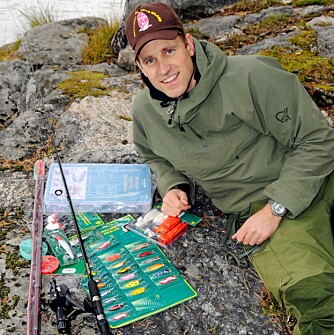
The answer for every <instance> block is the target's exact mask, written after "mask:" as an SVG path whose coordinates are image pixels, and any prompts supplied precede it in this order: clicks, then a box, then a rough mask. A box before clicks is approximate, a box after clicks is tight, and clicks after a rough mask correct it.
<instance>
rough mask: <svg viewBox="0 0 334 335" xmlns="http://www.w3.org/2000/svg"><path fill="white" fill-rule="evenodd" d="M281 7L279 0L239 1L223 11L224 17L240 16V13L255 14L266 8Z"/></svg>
mask: <svg viewBox="0 0 334 335" xmlns="http://www.w3.org/2000/svg"><path fill="white" fill-rule="evenodd" d="M281 5H282V2H281V1H280V0H259V1H249V0H241V1H238V2H237V3H235V4H233V5H231V6H227V7H226V8H225V9H224V15H225V14H230V13H234V14H238V13H239V14H240V12H242V13H256V12H259V11H261V10H262V9H265V8H268V7H272V6H281Z"/></svg>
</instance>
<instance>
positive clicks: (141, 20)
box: [133, 8, 162, 37]
mask: <svg viewBox="0 0 334 335" xmlns="http://www.w3.org/2000/svg"><path fill="white" fill-rule="evenodd" d="M144 12H146V13H147V14H151V15H154V16H155V17H156V18H157V20H158V22H162V18H161V16H160V15H159V14H157V13H156V12H154V11H150V10H148V9H145V8H142V9H141V10H140V11H139V12H138V11H136V13H135V21H136V20H137V24H138V27H139V31H145V30H147V29H148V28H149V27H152V24H150V19H149V18H148V16H147V14H146V13H144ZM135 21H134V22H133V36H134V37H136V29H135Z"/></svg>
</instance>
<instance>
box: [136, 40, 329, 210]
mask: <svg viewBox="0 0 334 335" xmlns="http://www.w3.org/2000/svg"><path fill="white" fill-rule="evenodd" d="M194 40H195V46H196V64H197V68H198V71H199V73H200V80H199V82H198V83H197V85H196V86H195V87H194V88H193V89H192V90H191V91H190V92H189V94H187V95H186V96H184V97H182V98H180V99H179V100H178V101H177V102H175V101H170V102H168V103H166V102H161V100H159V99H155V98H152V96H151V94H150V90H149V89H148V88H147V87H146V88H145V89H144V90H143V91H142V92H140V93H139V94H138V95H137V97H136V98H135V99H134V102H133V111H132V112H133V140H134V144H135V147H136V150H137V151H138V153H139V155H140V158H141V160H142V162H143V163H147V164H149V166H150V168H151V169H152V171H153V172H154V174H155V176H156V179H157V185H158V190H159V193H160V194H161V196H164V195H165V194H166V192H167V191H168V190H170V188H171V187H173V186H175V185H177V184H181V183H188V184H190V185H191V187H192V189H193V186H192V182H191V181H195V182H196V183H198V184H199V185H200V186H201V187H202V188H203V190H204V191H205V192H206V194H207V195H208V196H209V197H210V198H211V199H212V201H213V203H214V205H215V206H217V207H218V208H219V209H221V210H222V211H223V213H231V212H235V211H239V210H242V209H244V208H246V207H248V206H249V204H250V203H251V202H253V201H256V200H262V199H266V198H272V199H274V200H276V201H278V202H280V203H282V204H284V205H285V206H286V207H287V208H288V209H289V211H290V212H291V215H290V216H291V217H295V216H297V215H298V214H300V213H301V212H302V211H303V210H304V209H306V208H307V207H308V206H309V205H310V203H311V202H312V199H313V198H314V197H315V195H316V194H317V192H318V190H319V189H320V187H321V185H322V183H323V182H324V179H325V177H326V176H327V175H329V174H330V173H331V171H332V170H333V165H334V163H333V162H334V130H333V129H332V128H331V127H330V126H329V124H328V122H327V120H326V119H325V117H324V116H323V115H322V113H321V112H320V111H319V110H318V108H317V106H316V105H315V103H314V102H313V101H312V100H311V98H310V96H309V95H308V93H307V92H306V90H305V89H304V87H303V86H302V84H301V83H300V81H299V80H298V78H297V76H295V75H294V74H292V73H288V72H286V71H284V70H283V69H282V67H281V66H280V65H279V63H278V62H277V61H276V60H275V59H274V58H270V57H263V56H231V57H227V56H225V55H224V54H223V52H222V51H221V50H220V49H219V48H218V47H216V46H215V45H213V44H211V43H209V42H205V41H201V42H199V41H197V40H196V39H194ZM173 109H174V111H173ZM189 177H191V178H189ZM190 180H191V181H190Z"/></svg>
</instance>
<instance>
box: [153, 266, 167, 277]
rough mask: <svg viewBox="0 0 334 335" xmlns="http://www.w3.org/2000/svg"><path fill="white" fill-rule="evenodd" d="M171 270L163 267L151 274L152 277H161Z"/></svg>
mask: <svg viewBox="0 0 334 335" xmlns="http://www.w3.org/2000/svg"><path fill="white" fill-rule="evenodd" d="M171 271H172V270H171V269H168V268H167V269H163V270H161V271H159V272H157V273H154V274H153V275H152V278H159V277H162V276H164V275H166V274H168V273H170V272H171Z"/></svg>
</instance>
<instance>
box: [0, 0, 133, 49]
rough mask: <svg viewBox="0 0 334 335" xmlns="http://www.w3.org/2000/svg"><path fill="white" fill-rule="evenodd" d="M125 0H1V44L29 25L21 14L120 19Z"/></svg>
mask: <svg viewBox="0 0 334 335" xmlns="http://www.w3.org/2000/svg"><path fill="white" fill-rule="evenodd" d="M125 2H126V0H0V45H4V44H7V43H11V42H14V41H15V40H16V39H17V38H18V37H21V36H22V34H23V33H24V32H25V31H27V30H28V29H29V25H28V22H27V19H26V18H25V17H24V15H22V13H26V14H31V13H33V14H37V16H38V14H39V13H41V10H42V9H44V12H47V13H51V14H52V16H53V17H54V18H55V20H56V21H59V20H65V19H73V18H78V17H84V16H97V17H101V18H104V19H106V20H108V21H110V20H111V19H112V18H116V19H121V18H122V16H123V11H124V7H125Z"/></svg>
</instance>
